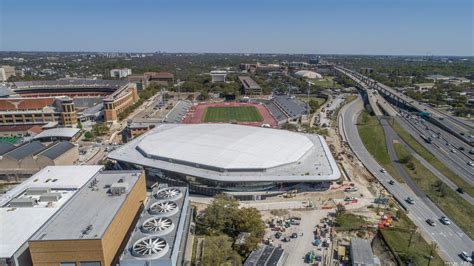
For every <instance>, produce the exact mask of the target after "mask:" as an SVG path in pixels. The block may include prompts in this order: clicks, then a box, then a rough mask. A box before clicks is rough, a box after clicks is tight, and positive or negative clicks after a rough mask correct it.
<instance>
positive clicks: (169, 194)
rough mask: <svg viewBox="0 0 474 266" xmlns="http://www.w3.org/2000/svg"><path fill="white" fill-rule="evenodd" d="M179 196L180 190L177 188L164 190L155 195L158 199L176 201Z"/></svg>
mask: <svg viewBox="0 0 474 266" xmlns="http://www.w3.org/2000/svg"><path fill="white" fill-rule="evenodd" d="M181 195H182V193H181V190H179V189H177V188H165V189H162V190H160V191H158V193H156V197H157V198H158V199H177V198H179V197H180V196H181Z"/></svg>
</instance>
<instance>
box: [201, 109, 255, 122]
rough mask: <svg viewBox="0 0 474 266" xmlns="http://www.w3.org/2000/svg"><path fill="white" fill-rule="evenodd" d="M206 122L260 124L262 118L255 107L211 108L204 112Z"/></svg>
mask: <svg viewBox="0 0 474 266" xmlns="http://www.w3.org/2000/svg"><path fill="white" fill-rule="evenodd" d="M203 117H204V119H203V120H204V122H211V123H213V122H214V123H215V122H234V121H235V122H260V121H262V120H263V119H262V116H261V115H260V113H259V112H258V110H257V108H255V107H254V106H210V107H208V108H207V109H206V111H205V112H204V116H203Z"/></svg>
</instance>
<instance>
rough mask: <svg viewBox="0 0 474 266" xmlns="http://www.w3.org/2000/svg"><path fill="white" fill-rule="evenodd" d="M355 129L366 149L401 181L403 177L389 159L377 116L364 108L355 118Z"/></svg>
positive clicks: (383, 134)
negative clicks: (356, 118)
mask: <svg viewBox="0 0 474 266" xmlns="http://www.w3.org/2000/svg"><path fill="white" fill-rule="evenodd" d="M357 130H358V131H359V135H360V138H361V139H362V142H363V143H364V146H365V148H366V149H367V151H369V153H370V154H371V155H372V156H373V157H374V158H375V160H377V162H378V163H379V164H380V165H382V167H383V168H385V170H387V172H388V173H389V174H390V175H391V176H393V177H394V178H395V179H396V180H397V181H398V182H401V183H403V182H404V181H403V178H401V177H400V176H399V175H398V172H397V171H396V170H395V168H394V167H393V165H392V162H391V161H390V157H389V156H388V150H387V144H386V142H385V133H384V132H383V128H382V126H381V125H380V124H379V121H378V120H377V118H376V117H375V116H371V115H370V114H369V113H368V112H367V111H365V110H364V111H363V112H362V113H361V114H360V116H359V118H358V120H357Z"/></svg>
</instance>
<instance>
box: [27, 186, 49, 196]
mask: <svg viewBox="0 0 474 266" xmlns="http://www.w3.org/2000/svg"><path fill="white" fill-rule="evenodd" d="M50 192H51V188H49V187H30V188H28V189H27V190H26V195H28V196H33V195H35V196H38V195H42V194H46V193H50Z"/></svg>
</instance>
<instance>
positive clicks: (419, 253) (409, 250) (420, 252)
mask: <svg viewBox="0 0 474 266" xmlns="http://www.w3.org/2000/svg"><path fill="white" fill-rule="evenodd" d="M413 228H416V226H415V224H413V222H412V221H410V219H409V218H408V217H407V216H406V215H405V214H402V215H401V217H399V220H398V221H396V222H394V224H393V227H391V228H386V229H382V230H381V231H380V232H381V233H382V235H383V237H384V239H385V241H386V242H387V244H388V245H389V246H390V248H391V249H392V250H393V251H394V252H395V254H396V255H397V256H398V257H400V259H401V260H402V261H404V262H407V260H408V259H409V257H411V258H412V260H413V265H427V264H428V256H429V255H430V251H431V249H432V248H433V247H432V246H431V245H430V244H429V243H427V242H426V241H425V240H424V239H423V237H422V236H421V235H420V233H418V232H415V233H413V231H411V230H410V229H413ZM412 233H413V236H411V234H412ZM410 237H411V245H410V247H408V245H409V243H410ZM433 257H434V258H433V260H432V261H431V263H430V265H444V262H443V261H442V260H441V258H440V257H439V256H438V254H437V253H436V251H434V252H433Z"/></svg>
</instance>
